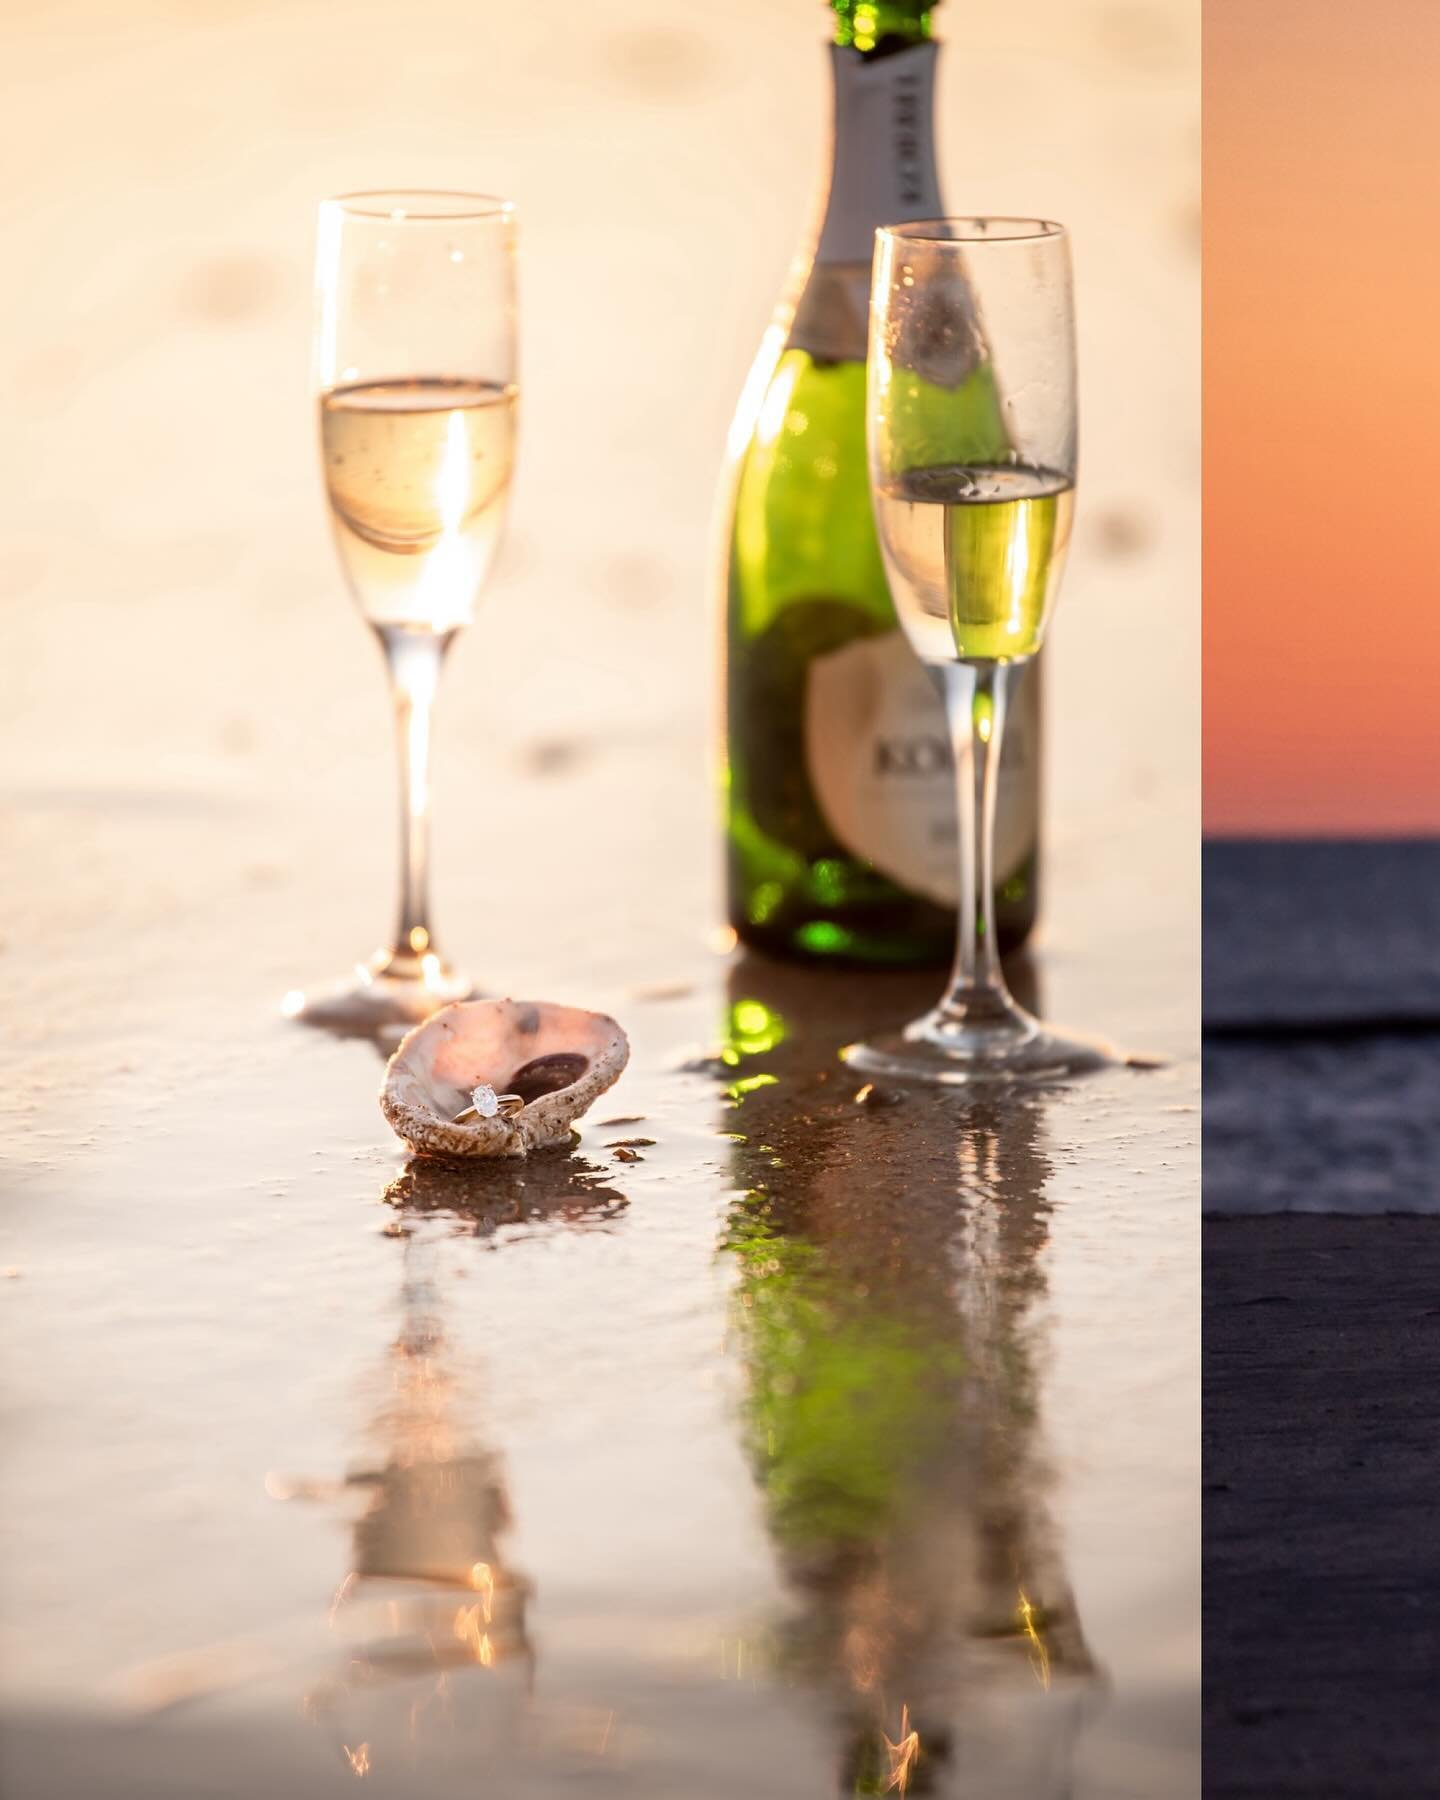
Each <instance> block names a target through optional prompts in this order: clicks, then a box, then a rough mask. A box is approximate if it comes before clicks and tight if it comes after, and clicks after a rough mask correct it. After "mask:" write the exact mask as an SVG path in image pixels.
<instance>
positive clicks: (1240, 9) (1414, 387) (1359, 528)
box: [1204, 0, 1440, 834]
mask: <svg viewBox="0 0 1440 1800" xmlns="http://www.w3.org/2000/svg"><path fill="white" fill-rule="evenodd" d="M1204 212H1205V313H1204V353H1205V421H1204V423H1205V590H1204V591H1205V663H1204V680H1205V782H1206V786H1205V814H1206V825H1207V828H1208V829H1209V830H1210V831H1211V832H1215V833H1220V832H1245V833H1277V834H1282V833H1283V834H1300V833H1316V834H1339V833H1346V834H1349V833H1380V832H1384V833H1400V832H1437V831H1440V445H1437V439H1440V0H1371V3H1370V4H1368V5H1363V6H1357V5H1355V4H1354V0H1205V196H1204Z"/></svg>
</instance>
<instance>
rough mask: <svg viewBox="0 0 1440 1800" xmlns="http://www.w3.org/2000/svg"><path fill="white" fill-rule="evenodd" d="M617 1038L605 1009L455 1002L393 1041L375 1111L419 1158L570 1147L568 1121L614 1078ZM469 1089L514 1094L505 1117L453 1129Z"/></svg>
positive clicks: (623, 1047) (619, 1066) (619, 1048)
mask: <svg viewBox="0 0 1440 1800" xmlns="http://www.w3.org/2000/svg"><path fill="white" fill-rule="evenodd" d="M629 1060H630V1043H629V1040H628V1039H627V1038H626V1036H625V1033H624V1032H623V1031H622V1030H621V1029H620V1027H619V1026H618V1025H617V1024H616V1023H615V1021H614V1020H613V1019H611V1018H607V1017H606V1015H605V1014H604V1013H592V1012H585V1011H583V1010H582V1009H581V1008H580V1007H578V1006H551V1005H550V1004H549V1003H548V1002H546V1001H527V1000H458V1001H456V1002H455V1004H454V1005H453V1006H442V1007H441V1009H440V1011H439V1012H437V1013H432V1014H431V1016H430V1017H429V1018H428V1019H426V1020H425V1022H424V1023H423V1024H421V1025H417V1026H416V1027H415V1028H414V1030H413V1031H409V1032H407V1033H406V1034H405V1036H404V1037H403V1038H402V1039H401V1040H400V1044H399V1047H398V1048H397V1050H396V1051H395V1054H394V1055H393V1056H392V1057H391V1058H390V1061H389V1063H388V1064H387V1065H386V1068H385V1079H384V1081H383V1083H382V1084H381V1088H380V1110H381V1111H382V1112H383V1113H384V1115H385V1117H386V1118H387V1119H388V1120H389V1122H390V1126H391V1129H392V1130H393V1131H394V1132H395V1134H396V1136H397V1137H401V1138H403V1139H404V1140H405V1142H406V1143H407V1144H408V1145H409V1146H410V1148H411V1149H412V1150H413V1151H415V1152H416V1154H417V1155H420V1156H465V1157H470V1156H525V1155H527V1154H528V1153H529V1152H530V1151H531V1150H544V1149H547V1148H549V1147H550V1146H551V1145H555V1144H564V1143H568V1142H569V1138H570V1127H571V1124H572V1123H573V1122H574V1121H575V1120H576V1119H578V1118H579V1117H580V1116H581V1114H582V1113H584V1112H586V1111H587V1110H588V1109H589V1107H591V1106H592V1105H593V1104H594V1102H595V1101H596V1100H597V1099H598V1098H599V1097H600V1095H601V1094H603V1093H604V1092H605V1090H606V1089H607V1088H609V1087H613V1086H614V1084H615V1083H616V1082H617V1081H618V1080H619V1079H620V1074H621V1071H622V1070H623V1069H624V1067H625V1065H626V1063H627V1062H628V1061H629ZM478 1088H490V1089H493V1090H494V1092H495V1093H497V1094H519V1095H520V1096H521V1098H522V1099H523V1100H524V1102H525V1106H524V1109H523V1111H521V1112H519V1113H517V1114H516V1115H515V1116H514V1117H513V1118H509V1119H507V1118H501V1117H495V1118H485V1117H482V1118H478V1119H473V1120H468V1121H467V1122H466V1123H465V1124H464V1125H457V1124H456V1123H455V1115H456V1113H459V1112H463V1111H464V1110H465V1108H466V1107H467V1106H469V1105H471V1104H472V1096H473V1095H474V1092H475V1090H476V1089H478Z"/></svg>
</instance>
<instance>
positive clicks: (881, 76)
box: [815, 43, 942, 272]
mask: <svg viewBox="0 0 1440 1800" xmlns="http://www.w3.org/2000/svg"><path fill="white" fill-rule="evenodd" d="M935 52H936V46H935V45H934V44H929V43H926V44H914V45H912V46H911V47H910V48H909V49H908V50H897V51H895V52H894V53H893V54H891V55H889V56H877V57H865V56H862V55H861V54H860V53H859V51H858V50H848V49H846V50H842V49H840V48H839V47H838V46H836V45H832V46H831V50H830V55H831V61H832V66H833V69H834V75H835V136H834V151H833V162H832V166H831V172H830V201H829V205H828V206H827V207H826V210H825V222H824V224H823V225H822V226H821V228H820V242H819V244H818V245H817V247H816V251H815V260H816V261H817V262H820V263H860V264H862V265H863V267H864V268H865V269H866V271H867V272H868V270H869V268H870V259H871V256H872V254H873V253H874V249H875V228H876V227H877V226H878V225H894V224H896V223H898V222H899V221H900V220H902V219H933V218H935V217H936V216H937V215H938V214H939V213H940V211H941V210H942V209H941V204H940V183H939V179H938V177H937V175H936V172H935V135H934V118H933V111H934V95H935Z"/></svg>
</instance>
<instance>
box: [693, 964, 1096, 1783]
mask: <svg viewBox="0 0 1440 1800" xmlns="http://www.w3.org/2000/svg"><path fill="white" fill-rule="evenodd" d="M870 1004H871V1002H870V999H869V994H868V984H867V991H866V992H865V993H863V994H861V995H860V996H858V997H850V998H848V999H847V997H846V996H845V995H844V994H843V993H841V994H840V995H838V996H837V994H836V992H835V985H834V983H833V982H830V981H828V980H826V979H825V978H823V977H821V976H818V975H815V974H812V973H809V972H806V971H801V970H794V969H788V970H787V969H783V968H779V967H777V966H776V965H774V964H766V963H765V962H764V961H763V960H762V959H760V958H756V957H747V958H745V959H744V960H743V961H742V962H741V963H740V964H738V965H737V968H736V971H735V975H734V978H733V984H732V989H731V1008H730V1027H731V1028H730V1031H729V1033H728V1040H727V1046H726V1052H725V1054H726V1059H727V1061H729V1062H730V1064H731V1066H732V1067H733V1069H734V1070H735V1074H736V1080H735V1082H734V1084H733V1086H732V1088H731V1092H732V1094H733V1095H735V1097H736V1098H737V1100H738V1104H737V1106H736V1109H735V1112H734V1113H733V1115H732V1120H733V1124H734V1127H735V1130H734V1133H733V1137H734V1142H735V1150H734V1172H735V1175H736V1178H737V1186H738V1187H739V1188H740V1189H741V1193H740V1196H739V1198H738V1199H737V1200H736V1202H735V1203H734V1205H733V1207H732V1209H731V1212H730V1216H729V1219H728V1228H727V1231H726V1236H725V1239H724V1245H725V1248H726V1250H727V1251H728V1252H729V1253H730V1254H732V1255H733V1256H734V1257H735V1259H736V1264H737V1285H736V1309H735V1310H736V1320H737V1330H736V1346H737V1350H738V1352H739V1354H740V1356H741V1357H742V1358H743V1360H744V1363H745V1403H744V1406H745V1411H744V1424H745V1438H746V1444H747V1449H748V1452H749V1455H750V1459H751V1462H752V1466H753V1467H754V1470H755V1474H756V1480H757V1483H758V1485H759V1487H760V1489H761V1491H762V1493H763V1495H764V1502H765V1513H766V1521H767V1525H768V1527H769V1530H770V1533H771V1536H772V1538H773V1540H774V1542H775V1547H776V1551H777V1554H778V1556H779V1558H780V1560H781V1563H782V1565H783V1567H784V1570H785V1573H786V1576H787V1578H788V1580H789V1582H790V1584H791V1587H792V1589H793V1591H794V1594H795V1596H796V1600H797V1608H796V1614H795V1616H794V1618H793V1620H792V1622H791V1623H790V1625H789V1627H788V1628H787V1630H786V1631H785V1633H784V1634H783V1637H782V1640H781V1641H782V1651H781V1654H782V1655H783V1656H784V1657H785V1659H786V1662H787V1664H788V1667H789V1669H790V1672H791V1673H792V1674H793V1675H797V1676H799V1677H801V1678H803V1679H806V1680H808V1681H811V1682H813V1683H815V1684H817V1685H819V1686H821V1687H822V1688H823V1689H826V1690H828V1692H829V1693H830V1695H831V1697H832V1700H833V1702H834V1704H835V1707H836V1712H837V1725H838V1728H839V1736H840V1742H841V1751H840V1780H841V1787H840V1792H842V1793H845V1794H880V1793H884V1792H894V1791H903V1789H904V1788H905V1787H907V1786H908V1787H909V1788H910V1790H911V1791H913V1792H915V1793H923V1792H925V1791H927V1789H928V1788H929V1786H930V1784H931V1782H932V1778H934V1777H935V1776H937V1775H938V1774H939V1772H940V1769H941V1768H942V1767H944V1768H948V1769H949V1770H950V1772H951V1773H950V1776H949V1777H947V1779H955V1780H956V1781H957V1783H958V1785H960V1788H961V1791H966V1792H970V1791H975V1792H994V1793H997V1794H998V1793H1005V1794H1009V1793H1011V1792H1015V1793H1024V1794H1025V1795H1026V1796H1027V1800H1045V1797H1046V1796H1058V1795H1060V1794H1062V1793H1064V1792H1066V1791H1068V1788H1067V1784H1066V1770H1067V1768H1068V1764H1069V1757H1070V1752H1071V1749H1072V1747H1073V1740H1074V1735H1075V1732H1076V1730H1077V1729H1078V1725H1079V1721H1080V1717H1081V1714H1082V1711H1083V1708H1084V1706H1085V1704H1086V1701H1087V1699H1088V1696H1089V1694H1090V1692H1091V1680H1090V1678H1091V1677H1092V1676H1093V1663H1092V1660H1091V1657H1090V1654H1089V1651H1088V1648H1087V1646H1086V1643H1085V1639H1084V1634H1083V1632H1082V1630H1081V1626H1080V1622H1079V1619H1078V1617H1077V1614H1076V1611H1075V1605H1074V1600H1073V1597H1072V1595H1071V1593H1070V1589H1069V1584H1068V1582H1067V1580H1066V1576H1065V1571H1064V1566H1063V1561H1062V1557H1061V1553H1060V1548H1059V1545H1058V1543H1057V1541H1056V1536H1055V1532H1054V1529H1053V1527H1052V1525H1051V1522H1050V1517H1049V1508H1048V1504H1047V1493H1046V1488H1047V1469H1046V1464H1045V1458H1044V1455H1043V1451H1042V1448H1041V1446H1040V1444H1039V1441H1038V1440H1039V1429H1038V1417H1037V1412H1038V1407H1037V1377H1036V1362H1037V1358H1036V1348H1037V1346H1036V1341H1035V1334H1036V1329H1037V1327H1036V1322H1035V1318H1034V1312H1035V1304H1036V1301H1037V1300H1038V1299H1039V1298H1040V1297H1041V1296H1042V1295H1043V1292H1044V1285H1045V1284H1044V1275H1043V1264H1042V1260H1041V1259H1042V1253H1043V1251H1044V1247H1045V1243H1046V1239H1047V1214H1048V1203H1047V1200H1046V1197H1045V1187H1046V1183H1047V1180H1048V1176H1049V1162H1048V1159H1047V1157H1046V1155H1045V1152H1044V1149H1043V1147H1042V1145H1041V1142H1040V1141H1039V1133H1040V1131H1041V1130H1042V1126H1041V1124H1040V1122H1039V1120H1038V1117H1037V1115H1036V1114H1035V1113H1034V1112H1032V1111H1030V1110H1029V1109H1026V1108H1009V1107H1003V1106H999V1105H992V1106H986V1105H984V1104H983V1103H978V1104H977V1103H972V1104H971V1105H969V1106H968V1107H966V1108H963V1110H959V1111H956V1112H953V1113H950V1114H947V1115H946V1117H945V1118H944V1119H942V1120H939V1121H937V1122H936V1124H935V1125H934V1126H932V1127H928V1128H927V1127H925V1126H924V1125H922V1124H920V1123H919V1122H918V1121H917V1119H916V1117H915V1115H914V1113H913V1111H912V1109H911V1108H910V1107H908V1106H906V1105H899V1106H893V1107H888V1106H886V1107H879V1108H869V1107H863V1106H857V1105H856V1104H855V1100H854V1097H853V1096H854V1089H853V1086H852V1085H851V1084H849V1083H843V1082H842V1083H837V1082H835V1081H834V1080H833V1079H832V1078H831V1070H832V1069H833V1066H834V1065H833V1052H834V1046H835V1044H836V1043H837V1042H842V1041H844V1040H845V1038H846V1037H847V1036H848V1035H850V1034H853V1033H854V1032H856V1031H857V1030H858V1031H861V1032H863V1031H864V1030H866V1029H867V1028H868V1027H869V1026H870V1024H871V1023H872V1020H871V1019H869V1018H868V1017H866V1016H865V1011H864V1009H865V1008H866V1007H868V1006H869V1005H870ZM890 1004H892V1005H893V1004H894V1002H893V998H892V999H891V1002H890ZM898 1171H904V1173H903V1177H902V1176H900V1175H899V1174H898V1173H897V1172H898ZM902 1774H903V1781H902V1780H901V1779H900V1778H901V1776H902ZM966 1783H971V1784H972V1785H965V1784H966ZM1007 1783H1009V1784H1010V1785H1006V1784H1007Z"/></svg>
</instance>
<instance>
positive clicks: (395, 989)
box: [280, 951, 475, 1039]
mask: <svg viewBox="0 0 1440 1800" xmlns="http://www.w3.org/2000/svg"><path fill="white" fill-rule="evenodd" d="M474 993H475V984H474V982H473V981H471V979H470V977H469V976H468V975H464V974H461V973H460V971H459V970H457V969H452V968H451V967H450V965H449V964H448V963H446V962H442V961H441V959H440V958H439V957H438V956H435V955H433V954H431V955H426V956H410V955H402V954H400V953H397V952H390V951H382V952H380V954H379V955H377V956H375V957H374V958H372V959H371V961H370V962H368V963H365V964H362V965H360V966H359V967H357V968H356V970H355V973H354V976H353V977H352V978H351V979H350V980H348V981H340V982H334V983H332V984H330V985H329V986H327V987H319V988H306V989H304V990H301V989H299V988H296V989H294V990H292V991H291V992H290V993H288V994H286V996H285V998H284V999H283V1000H282V1001H281V1002H280V1010H281V1012H283V1013H284V1014H285V1016H286V1018H287V1019H298V1020H299V1021H300V1022H301V1023H302V1024H304V1025H314V1026H317V1027H318V1028H319V1029H320V1030H322V1031H331V1032H334V1033H335V1034H336V1035H337V1036H339V1037H368V1038H381V1037H385V1038H394V1039H398V1038H400V1037H401V1036H403V1034H404V1033H405V1032H406V1031H408V1030H409V1029H410V1027H411V1026H412V1025H418V1024H420V1022H421V1021H422V1020H424V1019H428V1018H429V1017H430V1015H431V1013H433V1012H438V1011H439V1010H440V1008H441V1007H442V1006H448V1005H449V1004H450V1002H451V1001H452V1000H469V999H471V998H472V997H473V995H474Z"/></svg>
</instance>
